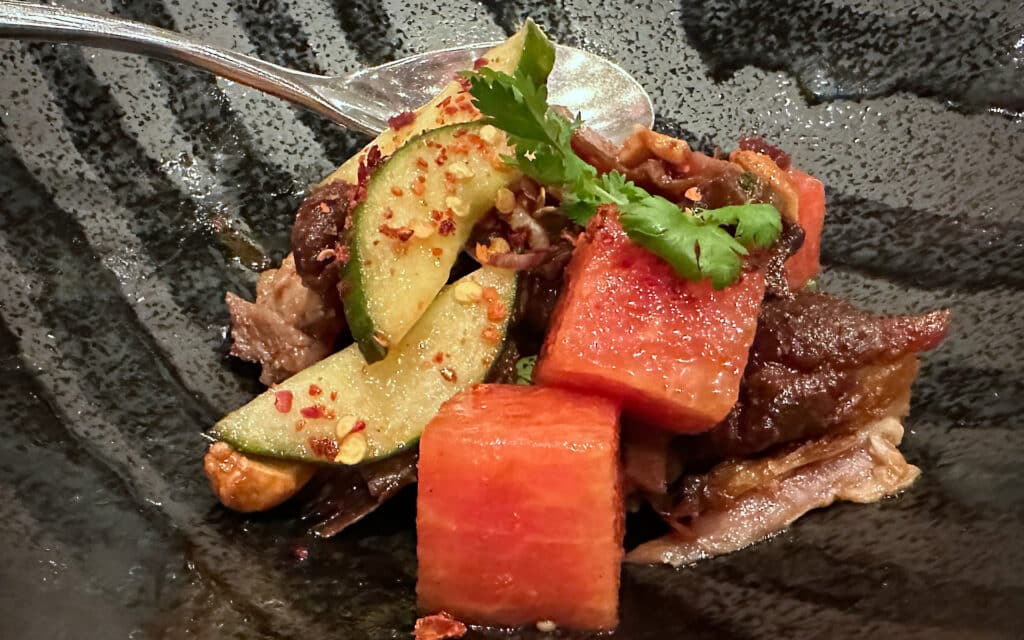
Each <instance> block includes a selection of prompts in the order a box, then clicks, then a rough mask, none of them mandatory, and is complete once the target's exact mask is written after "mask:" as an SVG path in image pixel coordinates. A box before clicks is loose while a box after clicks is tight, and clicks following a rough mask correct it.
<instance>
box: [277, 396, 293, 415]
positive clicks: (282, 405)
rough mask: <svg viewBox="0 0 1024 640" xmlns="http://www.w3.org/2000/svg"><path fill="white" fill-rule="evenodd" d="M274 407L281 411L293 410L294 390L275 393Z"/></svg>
mask: <svg viewBox="0 0 1024 640" xmlns="http://www.w3.org/2000/svg"><path fill="white" fill-rule="evenodd" d="M274 408H275V409H277V410H278V411H280V412H281V413H288V412H289V411H291V410H292V392H291V391H278V392H277V393H275V394H274Z"/></svg>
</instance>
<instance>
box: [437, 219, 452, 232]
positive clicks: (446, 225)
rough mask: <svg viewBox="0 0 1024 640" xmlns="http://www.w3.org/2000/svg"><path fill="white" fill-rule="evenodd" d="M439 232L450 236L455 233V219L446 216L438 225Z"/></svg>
mask: <svg viewBox="0 0 1024 640" xmlns="http://www.w3.org/2000/svg"><path fill="white" fill-rule="evenodd" d="M437 232H438V233H439V234H441V235H442V236H450V235H452V234H453V233H455V221H454V220H452V219H451V218H445V219H444V220H442V221H441V223H440V224H438V225H437Z"/></svg>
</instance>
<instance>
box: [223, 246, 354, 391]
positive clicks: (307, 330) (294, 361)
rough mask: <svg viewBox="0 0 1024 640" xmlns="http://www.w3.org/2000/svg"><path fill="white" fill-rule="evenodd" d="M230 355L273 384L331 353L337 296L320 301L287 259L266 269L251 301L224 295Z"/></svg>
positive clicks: (338, 320)
mask: <svg viewBox="0 0 1024 640" xmlns="http://www.w3.org/2000/svg"><path fill="white" fill-rule="evenodd" d="M225 301H226V302H227V305H228V311H229V312H230V313H231V339H232V345H231V354H232V355H234V356H237V357H239V358H241V359H242V360H248V361H250V362H258V363H259V364H260V365H262V367H263V370H262V372H261V374H260V381H261V382H262V383H263V384H267V385H269V384H274V383H277V382H280V381H282V380H284V379H285V378H287V377H289V376H290V375H292V374H294V373H298V372H299V371H301V370H303V369H305V368H306V367H308V366H309V365H311V364H313V363H315V362H318V361H319V360H321V359H322V358H324V357H326V356H327V355H329V354H330V353H331V351H333V349H334V342H335V339H336V338H337V336H338V334H339V333H340V332H341V330H342V328H343V327H344V317H343V316H342V314H341V310H340V306H339V305H338V303H337V296H335V297H334V298H333V299H328V300H325V299H324V298H323V297H322V296H321V295H320V294H319V293H317V292H316V291H314V290H312V289H310V288H308V287H306V286H305V285H304V284H303V283H302V280H301V279H300V278H299V275H298V274H297V273H296V271H295V262H294V260H293V259H292V257H291V255H289V256H288V257H286V258H285V259H284V261H283V262H282V263H281V268H280V269H268V270H267V271H264V272H263V273H262V274H260V278H259V280H258V281H257V283H256V301H255V302H249V301H247V300H243V299H242V298H240V297H239V296H237V295H235V294H234V293H230V292H228V294H227V295H226V298H225Z"/></svg>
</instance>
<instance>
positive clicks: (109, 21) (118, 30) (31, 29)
mask: <svg viewBox="0 0 1024 640" xmlns="http://www.w3.org/2000/svg"><path fill="white" fill-rule="evenodd" d="M0 37H4V38H20V39H26V40H44V41H50V42H63V43H75V44H81V45H86V46H91V47H100V48H104V49H114V50H117V51H127V52H131V53H140V54H143V55H147V56H151V57H155V58H161V59H163V60H168V61H171V62H180V63H184V64H188V65H191V66H193V67H197V68H199V69H203V70H205V71H209V72H210V73H213V74H215V75H218V76H222V77H224V78H227V79H229V80H233V81H235V82H239V83H241V84H245V85H248V86H250V87H253V88H255V89H258V90H260V91H263V92H265V93H269V94H271V95H274V96H277V97H279V98H284V99H285V100H288V101H290V102H293V103H295V104H297V105H299V106H301V107H304V108H306V109H309V110H310V111H313V112H314V113H318V114H320V115H322V116H324V117H326V118H329V119H330V120H333V121H334V122H337V123H338V124H341V125H343V126H345V127H348V128H350V129H355V130H358V131H363V132H365V133H369V134H371V135H375V134H377V133H380V132H381V131H383V130H384V129H385V128H386V127H387V121H388V118H390V117H391V116H393V115H395V114H397V113H401V112H402V111H408V110H412V109H415V108H417V107H419V106H420V105H422V104H423V103H425V102H427V101H428V100H430V98H432V97H433V96H434V95H436V94H437V93H438V92H439V91H440V90H441V88H442V87H444V86H445V85H446V84H447V83H448V82H450V81H451V79H452V77H454V75H455V74H456V73H457V72H459V71H462V70H465V69H469V68H471V67H472V65H473V62H474V61H475V60H476V59H477V58H479V57H480V56H481V55H482V54H483V53H484V52H486V51H487V50H488V49H490V48H491V47H493V46H494V45H496V44H497V43H496V42H487V43H477V44H469V45H464V46H461V47H455V48H452V49H442V50H439V51H431V52H428V53H421V54H417V55H414V56H409V57H407V58H402V59H401V60H396V61H394V62H389V63H387V64H383V65H380V66H377V67H371V68H369V69H364V70H362V71H357V72H355V73H353V74H350V75H347V76H319V75H315V74H310V73H303V72H301V71H295V70H292V69H287V68H285V67H281V66H278V65H275V64H271V63H269V62H264V61H263V60H260V59H258V58H254V57H251V56H246V55H242V54H240V53H236V52H234V51H230V50H227V49H221V48H219V47H214V46H211V45H209V44H206V43H203V42H201V41H199V40H197V39H195V38H192V37H190V36H187V35H183V34H180V33H176V32H174V31H168V30H166V29H160V28H158V27H153V26H150V25H147V24H143V23H140V22H134V21H131V20H123V19H120V18H114V17H110V16H99V15H94V14H90V13H84V12H81V11H74V10H70V9H64V8H62V7H54V6H48V5H36V4H26V3H23V2H9V1H0ZM548 86H549V100H550V101H551V103H552V104H558V105H562V106H564V107H567V108H568V109H569V110H570V111H572V112H573V113H579V114H581V116H582V118H583V120H584V121H585V122H586V123H587V126H588V127H590V128H591V129H593V130H594V131H596V132H597V133H599V134H601V135H603V136H604V137H606V138H608V139H610V140H612V141H615V142H621V141H622V140H623V139H625V137H626V136H628V135H629V133H631V132H632V130H633V129H634V128H635V127H636V126H638V125H641V126H647V127H650V126H651V125H652V124H653V123H654V107H653V106H652V104H651V99H650V97H649V96H648V95H647V92H646V91H644V88H643V87H642V86H640V83H638V82H637V81H636V80H635V79H634V78H633V77H632V76H630V75H629V74H628V73H626V71H625V70H624V69H622V67H620V66H618V65H617V64H615V63H613V62H610V61H609V60H605V59H604V58H602V57H600V56H597V55H594V54H592V53H588V52H586V51H583V50H581V49H576V48H573V47H566V46H563V45H556V54H555V67H554V70H553V71H552V74H551V78H550V80H549V83H548Z"/></svg>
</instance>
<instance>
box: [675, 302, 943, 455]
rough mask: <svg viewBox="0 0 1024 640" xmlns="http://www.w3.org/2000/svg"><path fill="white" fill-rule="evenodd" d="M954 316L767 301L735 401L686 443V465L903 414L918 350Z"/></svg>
mask: <svg viewBox="0 0 1024 640" xmlns="http://www.w3.org/2000/svg"><path fill="white" fill-rule="evenodd" d="M948 325H949V315H948V313H947V312H945V311H936V312H933V313H929V314H926V315H922V316H893V317H884V316H876V315H873V314H870V313H867V312H864V311H860V310H858V309H856V308H855V307H854V306H853V305H851V304H850V303H848V302H846V301H845V300H841V299H839V298H835V297H833V296H829V295H826V294H823V293H812V292H805V291H801V292H797V293H796V294H795V295H794V296H793V297H792V298H778V299H769V300H768V301H766V302H765V304H764V306H763V307H762V310H761V318H760V321H759V323H758V328H757V335H756V337H755V338H754V344H753V346H752V347H751V351H750V361H749V363H748V364H747V370H746V371H745V372H744V378H743V383H742V384H741V387H740V396H739V400H738V401H737V403H736V406H734V407H733V409H732V411H731V412H730V413H729V415H728V416H727V417H726V419H725V420H724V421H722V423H721V424H719V425H718V426H716V427H715V428H714V429H712V430H710V431H708V432H706V433H703V434H700V435H699V436H695V437H693V438H688V439H685V440H684V441H682V442H681V443H680V447H681V448H682V450H683V451H684V456H685V457H686V458H687V460H688V466H689V468H694V467H695V466H699V467H705V468H706V466H707V465H708V464H713V463H715V462H718V461H721V460H724V459H726V458H734V457H745V456H750V455H752V454H755V453H759V452H761V451H765V450H766V449H769V448H770V447H773V446H776V445H779V444H783V443H787V442H794V441H796V440H801V439H804V438H813V437H817V436H821V435H824V434H826V433H833V432H838V431H848V430H850V429H856V428H858V427H861V426H863V425H865V424H868V423H870V422H874V421H876V420H879V419H881V418H883V417H886V416H895V417H902V416H904V415H906V413H907V411H908V408H909V403H910V386H911V384H912V383H913V382H914V378H915V377H916V375H917V369H918V363H917V357H916V355H915V354H916V353H918V352H919V351H923V350H927V349H931V348H934V347H935V346H937V345H938V344H939V342H941V341H942V339H943V337H945V335H946V331H947V330H948Z"/></svg>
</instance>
